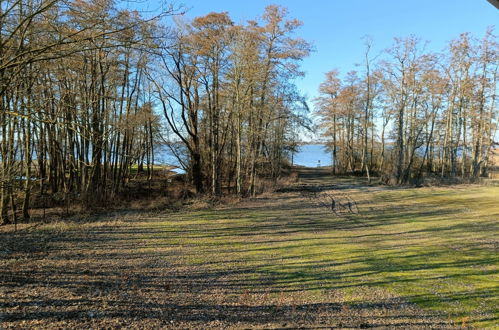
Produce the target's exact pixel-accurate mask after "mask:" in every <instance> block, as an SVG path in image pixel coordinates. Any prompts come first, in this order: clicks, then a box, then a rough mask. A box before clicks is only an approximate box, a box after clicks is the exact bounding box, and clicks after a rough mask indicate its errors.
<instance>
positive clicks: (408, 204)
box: [141, 186, 499, 327]
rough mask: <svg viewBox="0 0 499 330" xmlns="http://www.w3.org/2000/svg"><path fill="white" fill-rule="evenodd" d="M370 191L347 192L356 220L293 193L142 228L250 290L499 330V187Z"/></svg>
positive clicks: (153, 240) (156, 242)
mask: <svg viewBox="0 0 499 330" xmlns="http://www.w3.org/2000/svg"><path fill="white" fill-rule="evenodd" d="M366 189H369V190H368V191H364V190H365V189H351V190H350V191H349V194H350V196H352V197H353V198H354V199H355V200H357V202H358V203H359V207H360V210H361V214H359V215H355V216H349V217H341V218H340V217H337V216H335V215H334V214H333V213H332V212H330V211H328V210H327V209H325V208H320V207H315V205H314V204H313V201H311V202H309V201H306V200H304V199H302V198H300V197H299V196H298V195H297V194H296V195H293V194H291V195H289V196H288V195H286V196H279V195H278V196H276V198H275V199H273V198H270V199H269V200H268V201H263V200H259V201H257V202H256V203H254V205H252V204H250V205H248V206H244V204H243V206H241V207H239V208H238V207H235V208H228V209H219V210H208V211H197V212H190V213H184V214H179V215H177V216H174V217H172V218H170V219H164V220H155V221H154V222H152V223H146V224H144V223H142V224H141V225H146V226H154V227H155V228H156V229H158V230H157V231H156V233H155V234H153V235H150V236H147V237H146V238H147V242H148V244H149V245H150V246H177V247H180V248H181V250H182V255H183V258H184V261H185V262H186V263H189V264H192V265H199V266H200V267H203V268H204V270H205V271H207V270H209V271H211V272H216V271H227V270H234V271H235V272H237V280H238V283H240V284H242V285H244V286H245V287H246V288H247V289H249V290H253V291H262V292H264V291H266V292H267V291H270V292H276V293H279V294H282V293H293V292H300V293H301V294H303V295H307V296H310V297H312V296H313V297H314V299H319V300H321V299H322V298H321V297H322V296H325V295H328V294H329V293H330V292H331V291H335V290H336V291H339V292H341V294H342V295H343V296H344V299H345V301H350V302H362V301H361V300H365V299H366V295H365V290H366V288H368V290H371V291H372V292H374V293H375V292H379V291H377V290H378V289H382V290H386V291H389V292H392V293H393V294H395V295H397V296H401V297H403V298H404V299H407V300H408V301H410V302H414V303H416V304H417V305H418V306H420V307H422V308H425V309H430V310H434V311H436V312H438V313H440V315H446V316H447V317H450V319H452V320H454V321H455V322H462V320H463V319H468V318H469V322H471V323H472V324H473V325H474V326H476V327H491V326H494V325H496V326H497V324H498V316H499V315H498V306H499V300H498V297H499V288H498V285H499V276H498V269H499V267H498V266H499V258H498V254H497V252H498V250H497V249H498V244H499V241H498V238H497V237H498V233H499V231H498V216H499V188H498V187H478V186H464V187H457V188H419V189H416V188H414V189H410V188H407V189H374V188H366ZM279 198H281V199H279ZM267 204H268V205H267ZM262 283H264V284H262ZM361 291H363V292H362V294H361V293H360V292H361ZM368 298H369V295H368ZM372 299H373V300H376V297H375V296H373V297H372Z"/></svg>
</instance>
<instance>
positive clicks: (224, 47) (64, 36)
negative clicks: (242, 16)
mask: <svg viewBox="0 0 499 330" xmlns="http://www.w3.org/2000/svg"><path fill="white" fill-rule="evenodd" d="M178 13H179V11H178V10H174V9H173V8H169V9H168V10H165V11H164V12H163V13H162V14H161V15H159V16H157V17H153V18H149V19H146V18H145V17H143V16H142V15H141V14H140V13H138V12H134V11H128V10H124V9H119V7H118V6H117V4H115V3H114V2H113V1H111V0H98V1H87V0H72V1H70V0H66V1H63V0H8V1H1V2H0V77H1V80H0V81H1V83H0V212H1V218H2V222H3V223H10V222H12V221H13V220H14V221H15V220H16V217H17V215H18V214H20V212H19V209H21V210H22V216H23V217H24V218H25V219H28V218H29V209H30V201H31V200H32V199H33V197H34V194H36V195H37V196H44V195H50V196H52V197H54V198H55V197H57V196H59V197H57V198H59V199H62V200H68V199H69V198H72V197H74V198H78V199H79V200H82V201H85V202H87V203H92V202H95V201H105V200H107V199H109V198H111V197H113V196H115V195H116V194H119V193H120V191H122V189H123V188H124V186H125V185H126V184H127V182H128V180H129V179H130V177H131V173H132V168H133V166H136V167H137V168H138V171H141V170H143V171H145V170H147V174H148V177H149V179H150V178H151V175H152V166H153V164H154V146H155V144H156V142H157V141H158V140H160V139H163V140H165V139H166V140H168V135H167V134H165V132H167V131H169V132H171V133H173V134H170V139H169V142H173V143H172V145H178V143H179V142H180V143H181V144H182V145H183V146H184V147H186V148H187V150H188V152H187V156H188V157H187V159H184V165H185V167H186V169H187V170H188V176H189V178H190V179H191V180H192V182H193V183H194V185H195V187H196V190H197V191H198V192H211V193H212V194H213V195H220V194H221V193H223V192H224V191H227V190H231V191H234V192H236V193H238V194H252V193H254V192H255V187H256V182H257V179H258V177H260V176H262V175H266V176H268V177H272V178H276V177H278V176H279V174H280V172H281V166H282V164H283V161H284V158H285V157H284V152H285V150H286V148H289V147H292V146H293V137H294V135H293V134H294V133H293V132H294V130H292V128H293V127H294V126H296V125H300V124H301V123H302V122H303V120H304V119H303V117H302V116H300V115H299V113H300V111H301V110H302V108H303V107H304V106H305V107H306V105H305V103H304V102H303V100H302V99H301V98H300V96H299V95H298V93H297V91H296V90H295V88H294V85H293V79H294V78H295V77H297V76H299V75H301V72H300V71H299V69H298V65H297V62H298V61H299V60H300V59H301V58H303V57H304V56H307V54H308V52H309V45H308V44H307V43H306V42H305V41H303V40H301V39H299V38H293V37H292V34H293V32H294V30H295V29H296V28H297V27H299V26H300V24H301V23H300V22H299V21H297V20H289V19H286V10H285V9H283V8H280V7H277V6H269V7H268V8H267V9H266V11H265V13H264V15H263V17H262V18H261V21H260V22H257V21H251V22H248V23H247V24H246V25H236V24H234V23H233V22H232V21H231V19H230V17H229V16H228V15H227V13H212V14H209V15H207V16H205V17H199V18H196V19H194V20H193V21H192V22H184V21H182V20H180V19H177V20H174V21H175V22H176V23H175V24H174V26H173V27H172V26H168V25H167V23H165V21H166V20H165V19H162V18H164V17H166V16H172V15H175V14H178ZM156 110H159V111H156ZM145 168H146V169H145ZM224 189H225V190H224Z"/></svg>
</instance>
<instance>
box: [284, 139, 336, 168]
mask: <svg viewBox="0 0 499 330" xmlns="http://www.w3.org/2000/svg"><path fill="white" fill-rule="evenodd" d="M293 164H294V165H300V166H306V167H317V166H331V165H332V155H331V152H329V151H327V150H326V146H325V145H323V144H305V145H302V146H300V149H299V150H298V152H297V153H294V154H293Z"/></svg>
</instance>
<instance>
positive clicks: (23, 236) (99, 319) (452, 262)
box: [0, 169, 499, 329]
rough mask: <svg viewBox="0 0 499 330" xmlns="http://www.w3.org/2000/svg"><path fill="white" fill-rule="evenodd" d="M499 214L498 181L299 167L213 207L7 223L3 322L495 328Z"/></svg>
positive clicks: (1, 275)
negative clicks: (270, 187) (286, 178)
mask: <svg viewBox="0 0 499 330" xmlns="http://www.w3.org/2000/svg"><path fill="white" fill-rule="evenodd" d="M333 199H334V200H335V203H334V204H335V205H334V210H332V208H331V206H332V205H331V203H332V200H333ZM498 220H499V187H485V186H478V185H460V186H452V187H434V188H431V187H425V188H393V187H384V186H376V185H372V186H371V185H368V184H366V182H364V181H363V180H361V179H358V178H356V179H353V178H336V177H332V176H329V175H328V174H327V171H325V170H322V169H301V170H300V180H299V182H298V183H296V184H295V185H293V186H290V187H289V188H286V189H281V190H280V191H278V192H274V193H269V194H264V195H262V196H259V197H257V198H253V199H248V200H244V201H242V202H237V203H233V204H231V205H224V206H220V207H215V208H211V209H201V210H199V209H198V210H195V209H189V210H183V211H178V212H172V211H168V212H167V211H165V212H156V213H147V214H144V213H140V212H120V213H115V214H113V215H106V216H101V217H98V218H95V219H93V220H92V221H90V220H89V221H86V222H78V221H61V222H57V223H51V224H42V225H37V226H31V227H30V226H24V227H23V228H22V229H21V230H18V231H17V232H14V231H13V228H11V227H10V226H9V227H3V228H1V229H0V230H1V232H0V313H1V314H0V321H1V323H0V328H119V327H127V328H140V329H142V328H217V329H218V328H287V327H293V328H296V327H302V328H320V327H337V328H368V327H401V328H439V329H441V328H457V327H461V326H464V327H467V326H470V327H477V328H487V327H490V328H492V327H499V311H498V306H499V275H498V274H499V272H498V271H499V258H498V249H499V228H498V224H499V221H498Z"/></svg>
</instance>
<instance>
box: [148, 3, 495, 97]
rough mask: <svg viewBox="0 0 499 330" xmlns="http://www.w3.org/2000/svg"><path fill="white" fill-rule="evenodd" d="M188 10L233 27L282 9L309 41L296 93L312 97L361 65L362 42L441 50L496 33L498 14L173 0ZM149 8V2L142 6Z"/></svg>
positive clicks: (476, 6)
mask: <svg viewBox="0 0 499 330" xmlns="http://www.w3.org/2000/svg"><path fill="white" fill-rule="evenodd" d="M176 3H179V4H183V5H184V6H185V7H186V8H188V9H189V10H188V12H187V14H186V15H187V17H189V18H194V17H197V16H201V15H205V14H208V13H209V12H220V11H227V12H229V14H230V16H231V18H232V19H233V20H234V21H235V22H236V23H241V22H244V21H246V20H249V19H254V18H256V17H258V16H260V15H261V14H262V13H263V10H264V8H265V6H267V5H269V4H278V5H282V6H284V7H287V8H288V10H289V16H290V17H291V18H297V19H299V20H301V21H302V22H303V23H304V25H303V27H301V28H300V30H299V31H298V33H297V34H298V35H299V36H301V37H303V38H304V39H306V40H307V41H309V42H312V43H313V45H314V48H315V51H314V52H313V53H312V54H311V56H310V57H309V58H307V59H306V60H304V61H303V64H302V68H303V70H304V71H305V72H306V77H305V78H303V79H302V80H301V81H298V86H299V88H300V90H301V91H302V92H303V93H305V94H306V95H308V96H309V97H310V98H313V97H315V96H316V95H317V88H318V86H319V84H320V83H321V82H322V80H323V78H324V73H325V72H327V71H329V70H331V69H333V68H338V69H339V70H340V72H341V73H343V74H344V73H346V72H348V71H351V70H355V69H358V68H356V67H355V63H361V62H362V53H363V51H364V45H363V41H362V37H363V36H365V35H370V36H371V37H372V38H373V42H374V47H373V53H377V52H380V51H382V50H383V49H386V48H388V47H390V45H391V44H392V42H393V38H394V37H405V36H408V35H410V34H414V35H416V36H418V37H420V38H421V39H422V40H428V41H430V43H429V45H428V48H429V49H430V50H434V51H440V50H442V49H443V48H444V47H445V46H446V44H447V42H448V41H449V40H451V39H454V38H457V37H458V36H459V34H460V33H463V32H471V33H472V34H473V35H475V36H477V37H482V36H483V35H484V33H485V30H486V28H487V26H492V25H495V26H496V33H499V24H498V23H499V10H497V9H496V8H495V7H494V6H492V5H491V4H490V3H489V2H488V1H487V0H246V1H240V0H177V1H176ZM144 5H146V6H151V9H152V8H154V6H155V1H153V0H150V1H146V2H145V3H144Z"/></svg>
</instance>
